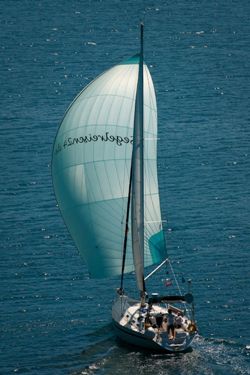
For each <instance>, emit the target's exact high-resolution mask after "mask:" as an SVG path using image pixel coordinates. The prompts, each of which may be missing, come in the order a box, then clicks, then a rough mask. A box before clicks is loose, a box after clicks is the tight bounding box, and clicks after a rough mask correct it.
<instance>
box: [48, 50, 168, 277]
mask: <svg viewBox="0 0 250 375" xmlns="http://www.w3.org/2000/svg"><path fill="white" fill-rule="evenodd" d="M138 70H139V55H136V56H133V57H132V58H130V59H128V60H126V61H124V62H122V63H120V64H118V65H116V66H115V67H113V68H111V69H109V70H108V71H106V72H105V73H103V74H102V75H100V76H99V77H97V78H96V79H95V80H94V81H92V82H91V83H90V84H89V85H88V86H87V87H86V88H84V89H83V91H82V92H80V94H79V95H78V96H77V97H76V98H75V100H74V101H73V102H72V104H71V105H70V107H69V108H68V110H67V112H66V114H65V116H64V118H63V121H62V123H61V125H60V128H59V130H58V133H57V136H56V139H55V143H54V149H53V159H52V176H53V184H54V190H55V194H56V198H57V201H58V205H59V207H60V210H61V213H62V216H63V218H64V221H65V223H66V225H67V227H68V229H69V232H70V234H71V236H72V238H73V240H74V242H75V244H76V246H77V248H78V250H79V252H80V254H81V255H82V257H83V258H84V260H85V262H86V264H87V267H88V270H89V273H90V276H92V277H95V278H99V277H109V276H115V275H120V273H121V265H122V247H123V240H124V230H125V221H126V219H125V218H126V209H127V200H128V190H129V176H130V168H131V157H132V144H133V129H134V118H135V102H136V95H137V85H138ZM143 81H144V104H143V113H144V115H143V116H144V266H145V267H146V266H149V265H151V264H155V263H158V262H160V261H161V260H162V259H164V258H165V255H166V254H165V244H164V238H163V232H162V222H161V213H160V203H159V192H158V179H157V162H156V158H157V109H156V99H155V92H154V87H153V83H152V79H151V76H150V73H149V70H148V68H147V66H146V65H145V64H143ZM127 246H128V248H127V256H126V264H125V272H131V271H133V270H134V264H133V255H132V250H131V230H129V234H128V245H127Z"/></svg>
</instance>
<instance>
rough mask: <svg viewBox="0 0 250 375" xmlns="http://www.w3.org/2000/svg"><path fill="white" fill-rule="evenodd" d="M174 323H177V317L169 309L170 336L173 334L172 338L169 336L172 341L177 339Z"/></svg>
mask: <svg viewBox="0 0 250 375" xmlns="http://www.w3.org/2000/svg"><path fill="white" fill-rule="evenodd" d="M174 321H175V317H174V315H173V314H172V310H171V309H168V335H169V334H170V333H171V336H170V335H169V336H168V337H169V339H170V340H172V339H173V340H174V339H175V327H174Z"/></svg>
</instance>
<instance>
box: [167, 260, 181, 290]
mask: <svg viewBox="0 0 250 375" xmlns="http://www.w3.org/2000/svg"><path fill="white" fill-rule="evenodd" d="M168 263H169V266H170V268H171V272H172V274H173V276H174V281H175V283H176V285H177V289H178V291H179V293H180V294H181V288H180V286H179V283H178V280H177V279H176V276H175V273H174V269H173V267H172V264H171V262H170V260H169V261H168Z"/></svg>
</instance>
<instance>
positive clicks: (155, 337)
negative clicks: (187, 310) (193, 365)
mask: <svg viewBox="0 0 250 375" xmlns="http://www.w3.org/2000/svg"><path fill="white" fill-rule="evenodd" d="M167 312H168V309H167V308H163V307H162V306H159V305H154V306H153V312H152V307H151V306H150V305H149V304H146V305H145V306H144V307H141V304H140V302H139V301H136V300H132V299H130V298H128V297H127V296H125V295H121V296H119V297H118V298H117V300H116V301H115V302H114V304H113V307H112V319H113V327H114V330H115V333H116V335H117V337H118V338H119V339H121V340H122V341H123V342H126V343H128V344H130V345H134V346H138V347H143V348H145V349H148V350H151V351H156V352H165V353H169V352H171V353H173V352H185V351H187V350H188V349H189V348H190V346H191V343H192V341H193V339H194V337H195V335H196V332H195V331H193V332H191V331H189V330H188V329H187V328H185V329H184V327H180V328H176V337H175V338H174V339H173V338H172V337H170V336H169V334H168V330H167V328H166V327H165V328H164V327H163V326H161V325H159V323H157V320H158V321H159V318H162V317H163V316H164V315H167ZM149 314H150V316H151V318H152V320H155V324H149V321H148V317H149ZM189 323H190V322H189ZM189 323H188V322H187V326H188V324H189Z"/></svg>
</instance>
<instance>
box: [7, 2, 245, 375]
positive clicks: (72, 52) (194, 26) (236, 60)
mask: <svg viewBox="0 0 250 375" xmlns="http://www.w3.org/2000/svg"><path fill="white" fill-rule="evenodd" d="M249 10H250V5H249V2H248V1H246V0H242V1H240V0H238V1H237V0H228V1H216V0H210V1H209V2H208V1H194V0H193V1H188V2H187V1H184V0H177V1H172V0H170V1H168V2H164V1H160V0H158V1H132V0H128V1H126V2H125V1H119V0H113V1H111V0H110V1H109V0H105V1H87V0H85V1H80V0H79V1H76V0H72V1H63V0H62V1H55V2H53V1H48V0H44V1H31V0H24V1H17V0H16V1H14V0H13V1H8V2H7V1H1V3H0V14H1V17H0V20H1V42H0V49H1V65H0V73H1V86H0V90H1V112H0V121H1V124H0V135H1V147H0V156H1V169H0V181H1V190H0V197H1V204H0V209H1V226H0V228H1V241H0V246H1V253H0V278H1V283H0V302H1V304H0V320H1V322H0V323H1V325H0V373H1V374H4V375H5V374H12V373H24V374H25V373H27V374H48V375H50V374H74V375H76V374H89V375H90V374H143V375H145V374H162V375H163V374H164V375H168V374H175V375H187V374H190V375H191V374H195V375H203V374H208V375H212V374H216V375H217V374H218V375H221V374H228V375H231V374H232V375H234V374H250V366H249V358H250V350H249V345H250V329H249V326H250V287H249V285H250V264H249V242H250V241H249V232H250V231H249V229H250V224H249V223H250V199H249V197H250V187H249V186H250V172H249V171H250V163H249V152H250V130H249V121H250V111H249V99H250V88H249V87H250V79H249V76H250V73H249V72H250V50H249V42H250V38H249V36H250V26H249ZM140 19H143V20H144V22H145V60H146V62H147V64H148V66H149V68H150V71H151V74H152V76H153V79H154V83H155V88H156V94H157V100H158V111H159V136H160V141H159V182H160V190H161V197H162V210H163V214H164V219H166V220H167V223H166V228H165V229H166V233H167V240H168V241H167V242H168V252H169V255H170V257H171V259H172V262H173V266H174V267H175V270H176V273H177V276H178V275H180V274H181V273H182V272H183V274H184V275H185V277H187V278H192V280H193V291H194V295H195V302H196V319H197V321H198V325H199V329H200V335H199V337H198V338H197V340H196V341H195V343H194V345H193V350H192V351H191V352H189V353H186V354H182V355H179V356H175V355H168V356H162V355H156V354H152V355H149V354H148V353H145V352H143V351H140V350H137V349H134V348H128V347H126V346H124V345H121V344H120V343H119V342H117V340H116V339H115V336H114V333H113V331H112V327H111V303H112V299H113V296H114V290H115V288H116V287H117V285H118V281H117V280H108V281H106V280H101V281H96V280H91V279H89V277H88V273H87V269H86V267H85V265H84V264H83V262H82V260H81V259H80V257H79V255H78V253H77V250H76V249H75V246H74V244H73V242H72V240H71V238H70V237H69V234H68V232H67V229H66V228H65V226H64V224H63V221H62V219H61V216H60V214H59V210H58V208H57V206H56V201H55V197H54V193H53V188H52V182H51V175H50V161H51V153H52V145H53V141H54V137H55V134H56V131H57V128H58V125H59V123H60V120H61V118H62V116H63V114H64V112H65V110H66V108H67V106H68V105H69V103H70V102H71V100H72V99H73V98H74V96H75V95H76V94H77V93H78V92H79V91H80V89H81V88H82V87H83V86H85V85H86V84H87V83H89V82H90V80H91V79H93V78H94V77H95V76H96V75H98V74H100V73H101V72H103V71H104V70H105V69H107V68H109V67H110V66H112V65H115V64H116V63H118V62H120V61H121V60H124V58H127V57H129V56H131V55H133V54H134V53H136V52H137V49H138V43H139V42H138V34H139V33H138V23H139V21H140ZM129 282H130V281H129ZM184 289H185V288H184Z"/></svg>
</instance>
